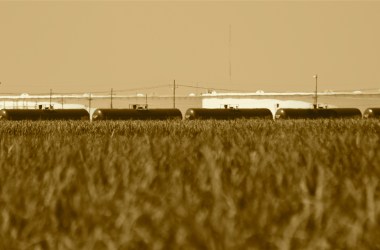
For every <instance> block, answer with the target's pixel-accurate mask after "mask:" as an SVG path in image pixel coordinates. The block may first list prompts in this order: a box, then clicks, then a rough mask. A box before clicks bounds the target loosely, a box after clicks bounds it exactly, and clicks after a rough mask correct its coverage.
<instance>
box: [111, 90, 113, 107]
mask: <svg viewBox="0 0 380 250" xmlns="http://www.w3.org/2000/svg"><path fill="white" fill-rule="evenodd" d="M112 95H113V88H111V109H112V108H113V106H112Z"/></svg>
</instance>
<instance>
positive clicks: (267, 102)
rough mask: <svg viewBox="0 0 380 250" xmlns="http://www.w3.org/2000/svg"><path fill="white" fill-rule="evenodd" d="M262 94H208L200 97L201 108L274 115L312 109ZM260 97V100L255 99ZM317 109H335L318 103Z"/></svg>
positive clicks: (310, 104) (310, 105) (306, 104)
mask: <svg viewBox="0 0 380 250" xmlns="http://www.w3.org/2000/svg"><path fill="white" fill-rule="evenodd" d="M262 94H263V93H253V94H246V93H227V94H226V93H220V94H219V93H215V92H213V93H209V94H204V95H202V108H215V109H217V108H267V109H269V110H270V111H271V112H272V114H273V115H274V114H275V113H276V111H277V109H279V108H299V109H308V108H313V103H310V102H305V101H297V100H278V99H266V98H265V99H262V97H261V95H262ZM255 95H260V97H261V98H255ZM318 107H319V108H335V107H336V106H334V105H328V104H323V103H318Z"/></svg>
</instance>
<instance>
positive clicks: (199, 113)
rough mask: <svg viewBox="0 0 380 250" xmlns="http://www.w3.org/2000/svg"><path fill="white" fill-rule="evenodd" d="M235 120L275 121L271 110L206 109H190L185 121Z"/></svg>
mask: <svg viewBox="0 0 380 250" xmlns="http://www.w3.org/2000/svg"><path fill="white" fill-rule="evenodd" d="M208 119H214V120H233V119H273V115H272V112H271V111H270V110H269V109H264V108H263V109H259V108H257V109H236V108H235V109H230V108H221V109H205V108H190V109H188V110H187V111H186V113H185V120H208Z"/></svg>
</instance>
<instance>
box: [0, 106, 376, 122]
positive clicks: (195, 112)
mask: <svg viewBox="0 0 380 250" xmlns="http://www.w3.org/2000/svg"><path fill="white" fill-rule="evenodd" d="M320 118H322V119H323V118H324V119H333V118H338V119H345V118H355V119H359V118H363V119H373V118H377V119H380V108H368V109H366V110H365V111H364V113H363V115H362V113H361V111H360V110H359V109H356V108H329V109H288V108H280V109H278V110H277V111H276V113H275V115H274V116H273V114H272V112H271V111H270V110H269V109H265V108H262V109H259V108H256V109H237V108H221V109H207V108H189V109H187V111H186V113H185V116H184V117H182V113H181V111H180V110H179V109H175V108H173V109H147V108H143V109H141V108H133V109H101V108H100V109H96V110H95V111H94V112H93V115H92V120H93V121H101V120H106V121H107V120H182V119H184V120H209V119H214V120H232V119H266V120H273V119H275V120H282V119H320ZM0 120H12V121H17V120H90V114H89V112H88V111H87V110H86V109H2V110H0Z"/></svg>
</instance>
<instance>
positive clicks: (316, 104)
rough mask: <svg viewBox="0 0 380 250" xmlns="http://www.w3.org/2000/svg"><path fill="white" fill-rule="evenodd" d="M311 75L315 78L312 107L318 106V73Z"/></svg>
mask: <svg viewBox="0 0 380 250" xmlns="http://www.w3.org/2000/svg"><path fill="white" fill-rule="evenodd" d="M313 77H314V78H315V102H314V108H318V75H317V74H315V75H314V76H313Z"/></svg>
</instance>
